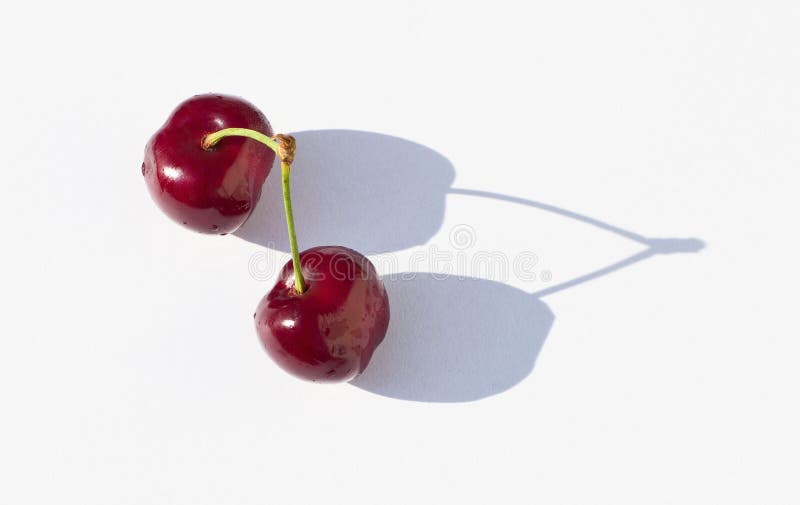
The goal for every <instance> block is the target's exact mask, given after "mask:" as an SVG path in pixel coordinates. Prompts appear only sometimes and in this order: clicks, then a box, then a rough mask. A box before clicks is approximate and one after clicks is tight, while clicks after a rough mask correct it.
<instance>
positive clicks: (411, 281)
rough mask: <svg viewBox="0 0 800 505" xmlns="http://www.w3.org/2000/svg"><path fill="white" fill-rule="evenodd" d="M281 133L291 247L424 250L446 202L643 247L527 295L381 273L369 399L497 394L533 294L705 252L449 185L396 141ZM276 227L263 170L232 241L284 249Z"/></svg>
mask: <svg viewBox="0 0 800 505" xmlns="http://www.w3.org/2000/svg"><path fill="white" fill-rule="evenodd" d="M292 135H294V136H295V138H296V139H297V146H298V147H297V155H296V157H295V161H294V164H293V168H292V196H293V201H294V213H295V221H296V223H297V228H298V232H299V233H298V240H299V242H300V246H301V248H302V249H306V248H309V247H312V246H315V245H329V244H339V245H344V246H347V247H351V248H354V249H357V250H359V251H361V252H362V253H365V254H377V253H386V252H393V251H397V250H401V249H407V248H409V247H413V246H418V245H423V244H425V243H427V242H428V241H429V240H430V239H431V238H432V237H433V236H434V235H435V234H436V232H438V231H439V229H440V228H441V226H442V223H443V220H444V212H445V201H446V198H447V196H448V195H456V196H462V197H470V198H482V199H489V200H493V201H505V202H512V203H517V204H519V205H522V206H525V207H531V208H535V209H538V210H541V211H545V212H552V213H555V214H558V215H561V216H563V217H566V218H569V219H574V220H577V221H580V222H583V223H586V224H588V225H591V226H595V227H597V228H600V229H603V230H606V231H608V232H610V233H614V234H617V235H619V236H621V237H623V238H626V239H629V240H633V241H635V242H638V243H639V244H641V245H642V249H641V251H639V252H637V253H636V254H634V255H632V256H630V257H628V258H623V259H621V260H619V261H617V262H615V263H613V264H611V265H607V266H604V267H602V268H599V269H597V270H595V271H592V272H587V273H586V274H583V275H580V276H578V277H576V278H574V279H569V280H567V281H565V282H562V283H560V284H557V285H554V286H548V287H547V288H544V289H542V290H540V291H538V292H536V293H533V294H530V293H525V292H523V291H520V290H519V289H516V288H513V287H510V286H507V285H504V284H501V283H497V282H493V281H488V280H481V279H473V278H468V279H459V278H457V277H450V276H440V275H432V274H423V273H409V274H400V275H397V274H395V275H393V276H391V277H385V278H384V282H385V284H386V288H387V290H388V291H389V297H390V300H391V310H392V317H391V322H390V324H389V333H388V334H387V336H386V339H385V340H384V342H383V343H382V344H381V345H380V346H379V347H378V349H377V350H376V352H375V355H374V357H373V359H372V362H371V363H370V365H369V367H368V368H367V370H366V371H365V372H364V374H363V375H362V376H360V377H358V378H356V379H355V380H353V381H352V384H353V385H355V386H357V387H359V388H362V389H364V390H367V391H371V392H373V393H376V394H380V395H384V396H388V397H392V398H402V399H406V400H417V401H427V402H464V401H472V400H478V399H480V398H484V397H487V396H491V395H494V394H497V393H500V392H502V391H505V390H507V389H508V388H510V387H512V386H514V385H515V384H517V383H518V382H520V381H521V380H523V379H524V378H525V377H527V376H528V375H529V374H530V372H531V370H532V369H533V366H534V364H535V362H536V358H537V356H538V353H539V350H540V349H541V347H542V344H543V342H544V340H545V338H546V337H547V334H548V333H549V331H550V328H551V326H552V324H553V321H554V315H553V313H552V312H551V311H550V309H549V308H548V306H547V305H546V304H545V303H544V302H543V301H542V297H544V296H547V295H550V294H553V293H556V292H559V291H562V290H565V289H568V288H572V287H575V286H578V285H580V284H583V283H586V282H590V281H592V280H595V279H598V278H600V277H603V276H605V275H609V274H611V273H613V272H616V271H617V270H620V269H622V268H627V267H630V266H632V265H634V264H636V263H639V262H641V261H643V260H646V259H649V258H651V257H653V256H656V255H665V254H679V253H684V254H685V253H696V252H698V251H700V250H702V249H703V247H705V244H704V242H703V241H702V240H700V239H696V238H653V237H647V236H644V235H641V234H639V233H635V232H632V231H629V230H625V229H623V228H620V227H618V226H614V225H612V224H609V223H606V222H604V221H601V220H600V219H597V218H593V217H589V216H586V215H583V214H579V213H577V212H575V211H572V210H568V209H562V208H560V207H557V206H555V205H552V204H547V203H543V202H538V201H535V200H527V199H524V198H519V197H516V196H512V195H503V194H499V193H491V192H487V191H482V190H477V189H467V188H452V187H451V184H452V182H453V179H454V177H455V171H454V169H453V166H452V164H451V163H450V162H449V161H448V160H447V158H445V157H444V156H442V155H441V154H438V153H437V152H435V151H433V150H431V149H429V148H427V147H425V146H422V145H419V144H416V143H414V142H411V141H408V140H404V139H401V138H397V137H392V136H388V135H382V134H379V133H371V132H363V131H354V130H319V131H304V132H297V133H293V134H292ZM285 226H286V224H285V220H284V214H283V202H282V198H281V189H280V177H279V176H276V175H275V174H273V175H272V176H270V177H269V178H268V179H267V183H266V185H265V187H264V189H263V192H262V197H261V201H260V202H259V204H258V206H257V207H256V209H255V210H254V212H253V215H252V216H251V217H250V219H249V220H248V221H247V222H246V223H245V225H244V226H242V228H240V229H239V230H238V231H237V232H236V233H235V235H237V236H239V237H240V238H243V239H245V240H248V241H250V242H253V243H255V244H259V245H261V246H264V247H269V248H273V249H278V250H280V251H288V249H289V247H288V242H287V238H286V236H287V234H286V228H285ZM532 245H533V244H532ZM412 274H413V275H412ZM409 277H410V278H409ZM654 289H657V287H654Z"/></svg>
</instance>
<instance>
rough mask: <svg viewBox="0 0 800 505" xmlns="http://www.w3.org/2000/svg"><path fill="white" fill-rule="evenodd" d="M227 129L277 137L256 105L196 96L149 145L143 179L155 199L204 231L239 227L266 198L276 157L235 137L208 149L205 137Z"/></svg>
mask: <svg viewBox="0 0 800 505" xmlns="http://www.w3.org/2000/svg"><path fill="white" fill-rule="evenodd" d="M223 128H250V129H252V130H256V131H259V132H261V133H263V134H265V135H267V136H270V137H271V136H272V128H271V127H270V124H269V122H268V121H267V118H265V117H264V115H263V114H262V113H261V111H259V110H258V109H257V108H256V107H255V106H253V105H252V104H250V103H248V102H246V101H244V100H242V99H241V98H237V97H233V96H225V95H197V96H194V97H192V98H190V99H188V100H186V101H184V102H183V103H181V104H180V105H178V107H177V108H176V109H175V110H174V111H173V112H172V114H171V115H170V117H169V118H168V119H167V121H166V123H164V125H163V126H162V127H161V129H159V130H158V131H157V132H156V133H155V135H153V137H152V138H151V139H150V141H149V142H148V143H147V147H146V148H145V156H144V163H143V164H142V175H144V178H145V182H146V183H147V187H148V189H149V190H150V195H151V196H152V197H153V200H155V202H156V203H157V204H158V206H159V207H160V208H161V210H163V211H164V213H165V214H167V215H168V216H169V217H170V218H172V219H173V220H175V221H176V222H178V223H180V224H182V225H184V226H186V227H187V228H190V229H192V230H195V231H198V232H201V233H216V234H226V233H231V232H233V231H235V230H236V229H237V228H239V227H240V226H241V225H242V224H243V223H244V222H245V221H246V220H247V218H248V217H249V216H250V213H251V212H252V211H253V209H254V208H255V206H256V203H258V199H259V198H260V196H261V187H262V186H263V184H264V181H265V180H266V178H267V175H269V172H270V169H271V168H272V163H273V162H274V161H275V153H274V152H273V151H272V150H271V149H270V148H269V147H267V146H265V145H263V144H261V143H259V142H253V141H252V140H249V139H246V138H241V137H231V138H227V139H225V140H224V141H222V142H220V143H219V144H217V145H216V146H214V147H212V148H209V149H208V150H206V149H204V148H203V147H202V145H201V143H202V141H203V138H204V137H205V136H206V135H208V134H209V133H213V132H215V131H217V130H221V129H223Z"/></svg>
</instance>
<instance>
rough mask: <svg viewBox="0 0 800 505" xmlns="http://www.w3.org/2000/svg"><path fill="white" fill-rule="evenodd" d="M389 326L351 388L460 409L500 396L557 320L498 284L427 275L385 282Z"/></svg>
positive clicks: (528, 367)
mask: <svg viewBox="0 0 800 505" xmlns="http://www.w3.org/2000/svg"><path fill="white" fill-rule="evenodd" d="M383 281H384V284H385V285H386V290H387V293H388V294H389V299H390V300H391V304H392V305H391V307H392V309H391V310H392V319H391V322H390V324H389V332H388V333H387V335H386V338H385V339H384V341H383V343H382V344H381V345H380V346H379V347H378V349H377V350H376V351H375V354H374V355H373V358H372V361H371V362H370V364H369V366H368V367H367V369H366V370H365V371H364V373H363V374H362V375H360V376H359V377H356V378H355V379H354V380H353V381H351V384H352V385H354V386H356V387H359V388H361V389H365V390H367V391H370V392H372V393H376V394H380V395H383V396H388V397H392V398H399V399H404V400H416V401H423V402H466V401H472V400H477V399H480V398H484V397H487V396H492V395H495V394H497V393H500V392H503V391H505V390H507V389H509V388H511V387H512V386H514V385H515V384H517V383H518V382H520V381H521V380H523V379H524V378H525V377H527V376H528V375H529V374H530V373H531V371H532V370H533V366H534V364H535V363H536V358H537V356H538V355H539V351H540V350H541V348H542V344H544V341H545V339H546V338H547V334H548V333H549V332H550V327H551V326H552V325H553V321H554V319H555V316H554V315H553V312H552V311H551V310H550V308H549V307H548V306H547V304H545V303H544V302H542V301H541V300H539V299H538V298H536V297H534V296H532V295H531V294H530V293H526V292H524V291H521V290H519V289H516V288H513V287H511V286H507V285H505V284H502V283H500V282H494V281H488V280H484V279H475V278H463V277H461V278H459V277H455V276H441V275H434V274H427V273H405V274H402V275H399V276H398V275H392V276H385V277H384V278H383Z"/></svg>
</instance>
